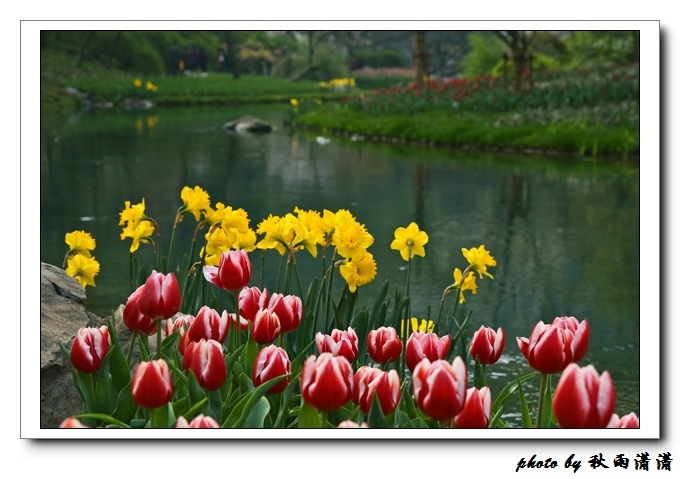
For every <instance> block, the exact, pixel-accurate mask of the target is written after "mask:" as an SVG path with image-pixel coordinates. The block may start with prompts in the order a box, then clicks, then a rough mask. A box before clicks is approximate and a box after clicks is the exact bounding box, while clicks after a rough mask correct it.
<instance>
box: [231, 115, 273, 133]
mask: <svg viewBox="0 0 680 479" xmlns="http://www.w3.org/2000/svg"><path fill="white" fill-rule="evenodd" d="M222 128H224V129H225V130H227V131H234V132H236V133H269V132H271V131H273V130H274V126H273V125H272V124H271V123H269V122H267V121H264V120H261V119H259V118H255V117H254V116H243V117H241V118H237V119H236V120H232V121H228V122H226V123H225V124H224V125H223V126H222Z"/></svg>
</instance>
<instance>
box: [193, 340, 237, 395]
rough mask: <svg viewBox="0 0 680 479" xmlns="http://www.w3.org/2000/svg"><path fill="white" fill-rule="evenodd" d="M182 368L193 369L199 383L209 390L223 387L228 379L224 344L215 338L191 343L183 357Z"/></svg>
mask: <svg viewBox="0 0 680 479" xmlns="http://www.w3.org/2000/svg"><path fill="white" fill-rule="evenodd" d="M182 369H184V370H185V371H187V372H188V371H189V370H191V371H193V372H194V374H195V375H196V379H197V380H198V384H199V385H200V386H201V387H203V388H205V389H207V390H208V391H214V390H216V389H219V388H221V387H222V384H224V380H225V379H227V363H226V362H225V360H224V353H223V352H222V345H221V344H220V343H218V342H217V341H215V340H214V339H208V340H206V339H200V340H199V341H198V342H193V343H190V344H189V345H188V346H187V348H186V351H185V352H184V356H183V357H182Z"/></svg>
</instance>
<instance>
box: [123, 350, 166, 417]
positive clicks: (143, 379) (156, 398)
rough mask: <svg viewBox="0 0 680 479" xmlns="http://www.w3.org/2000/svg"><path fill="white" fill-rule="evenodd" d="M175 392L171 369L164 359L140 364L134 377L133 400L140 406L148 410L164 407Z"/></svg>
mask: <svg viewBox="0 0 680 479" xmlns="http://www.w3.org/2000/svg"><path fill="white" fill-rule="evenodd" d="M174 391H175V389H174V386H173V384H172V378H171V377H170V368H169V367H168V364H167V363H166V362H165V361H164V360H163V359H158V360H153V361H149V362H145V361H142V362H141V363H139V365H138V366H137V369H136V370H135V374H134V375H133V376H132V399H134V401H135V403H137V405H138V406H140V407H145V408H148V409H154V408H157V407H161V406H164V405H166V404H167V403H169V402H170V400H171V399H172V394H173V393H174Z"/></svg>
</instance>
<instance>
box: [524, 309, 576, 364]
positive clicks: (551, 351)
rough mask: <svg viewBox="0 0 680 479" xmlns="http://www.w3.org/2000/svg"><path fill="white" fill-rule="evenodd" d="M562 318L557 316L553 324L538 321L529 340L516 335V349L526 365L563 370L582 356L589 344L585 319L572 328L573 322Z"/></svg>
mask: <svg viewBox="0 0 680 479" xmlns="http://www.w3.org/2000/svg"><path fill="white" fill-rule="evenodd" d="M562 319H563V318H557V319H556V322H554V323H553V324H544V323H543V321H539V322H538V324H536V326H535V327H534V330H533V331H532V333H531V336H530V337H529V339H527V338H519V337H518V338H517V345H518V346H519V350H520V351H521V352H522V354H523V355H524V357H525V358H527V360H528V361H529V365H530V366H531V367H532V368H533V369H535V370H536V371H538V372H540V373H544V374H554V373H559V372H562V371H564V368H566V367H567V366H568V365H569V364H571V363H572V362H574V361H575V360H576V358H578V359H581V358H582V356H581V355H582V354H585V350H586V349H587V347H588V336H589V328H588V322H587V321H583V322H582V323H581V324H580V325H579V326H578V328H576V330H574V329H572V327H573V324H574V323H573V322H571V321H564V320H562ZM565 319H566V318H565Z"/></svg>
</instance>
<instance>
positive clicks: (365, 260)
mask: <svg viewBox="0 0 680 479" xmlns="http://www.w3.org/2000/svg"><path fill="white" fill-rule="evenodd" d="M377 272H378V267H377V265H376V264H375V260H374V259H373V255H372V254H371V253H369V252H366V254H364V255H363V256H361V257H354V258H350V259H348V260H346V261H344V262H343V264H341V265H340V275H341V276H342V277H343V278H344V279H345V281H347V285H348V286H349V290H350V291H351V292H352V293H353V292H355V291H356V290H357V287H358V286H363V285H365V284H368V283H370V282H371V281H373V279H374V278H375V275H376V273H377Z"/></svg>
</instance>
